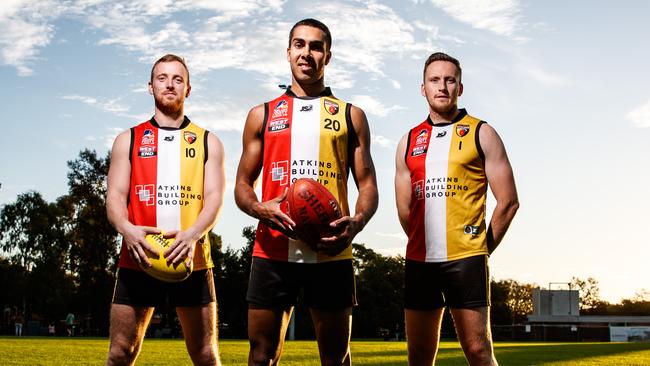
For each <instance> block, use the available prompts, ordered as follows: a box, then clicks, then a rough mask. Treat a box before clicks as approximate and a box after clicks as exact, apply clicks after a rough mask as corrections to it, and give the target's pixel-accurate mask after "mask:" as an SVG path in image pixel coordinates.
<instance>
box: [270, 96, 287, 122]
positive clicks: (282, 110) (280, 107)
mask: <svg viewBox="0 0 650 366" xmlns="http://www.w3.org/2000/svg"><path fill="white" fill-rule="evenodd" d="M288 114H289V103H287V101H286V100H281V101H280V102H279V103H278V104H276V105H275V108H273V115H272V116H271V118H278V117H286V116H287V115H288Z"/></svg>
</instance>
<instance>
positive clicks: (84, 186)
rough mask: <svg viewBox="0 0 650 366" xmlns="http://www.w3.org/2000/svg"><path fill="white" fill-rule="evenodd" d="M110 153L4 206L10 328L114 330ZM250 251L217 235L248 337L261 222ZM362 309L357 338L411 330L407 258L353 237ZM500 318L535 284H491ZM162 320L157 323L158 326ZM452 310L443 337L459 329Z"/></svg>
mask: <svg viewBox="0 0 650 366" xmlns="http://www.w3.org/2000/svg"><path fill="white" fill-rule="evenodd" d="M109 162H110V160H109V156H108V155H106V156H104V157H100V156H98V155H97V153H96V152H95V151H91V150H83V151H81V152H80V153H79V156H78V157H77V158H76V159H74V160H71V161H69V162H68V164H67V165H68V169H69V171H68V174H67V177H68V192H67V193H66V194H65V195H62V196H61V197H58V198H57V199H56V200H55V201H54V202H47V201H46V200H45V199H44V198H43V197H42V195H41V194H40V193H38V192H35V191H30V192H26V193H22V194H20V195H18V196H17V198H16V200H15V201H14V202H12V203H9V204H5V205H4V206H2V208H1V210H0V288H2V291H0V306H2V308H3V309H4V312H3V323H2V333H9V329H11V328H10V327H11V324H10V323H11V318H10V317H11V315H12V314H13V313H15V312H16V311H19V312H21V313H22V314H23V315H24V318H25V320H27V321H32V322H37V323H39V324H41V325H42V326H46V325H47V324H51V323H56V322H59V321H60V320H61V319H63V318H64V317H65V314H67V313H69V312H72V313H74V314H76V315H77V317H76V319H77V323H78V329H80V330H82V331H85V333H86V334H88V335H99V336H105V335H107V334H108V316H109V308H110V300H111V296H112V291H113V285H114V281H115V272H116V269H117V259H118V254H119V245H120V243H119V241H118V240H119V237H118V235H117V232H116V231H115V230H114V229H113V228H112V226H111V225H110V223H109V222H108V219H107V217H106V210H105V198H106V176H107V174H108V167H109ZM242 240H243V245H241V246H238V247H241V249H233V248H232V247H225V248H224V245H223V242H222V239H221V237H220V236H219V235H218V234H216V233H211V234H210V241H211V245H212V246H211V250H212V258H213V260H214V262H215V270H214V276H215V285H216V290H217V300H218V311H219V325H220V331H221V335H222V336H225V337H238V338H240V337H242V338H243V337H245V336H246V321H247V315H246V314H247V303H246V289H247V284H248V277H249V271H250V263H251V254H252V247H253V242H254V240H255V228H254V227H252V226H251V227H245V228H243V230H242ZM353 252H354V264H355V273H356V276H357V298H358V301H359V306H358V307H356V308H355V310H354V317H353V336H354V337H378V336H384V337H389V336H390V337H394V333H395V332H399V333H401V334H403V332H404V330H403V324H404V321H403V320H404V316H403V306H402V297H403V276H404V258H403V257H401V256H384V255H381V254H380V253H377V252H375V251H374V250H372V249H371V248H369V247H367V246H365V245H364V244H359V243H354V244H353ZM573 282H574V286H575V287H574V288H579V289H580V291H581V296H584V300H583V303H582V304H581V305H582V306H583V308H582V309H581V310H582V311H585V312H587V313H589V314H608V313H611V314H624V313H627V314H637V313H638V314H641V313H648V310H650V301H648V300H650V297H649V296H647V295H648V294H647V293H640V294H637V296H635V298H633V299H630V300H624V301H623V302H622V303H621V304H609V303H607V302H604V301H602V300H600V298H599V293H598V284H597V281H596V280H594V279H593V278H589V279H587V280H581V279H579V278H574V279H573ZM491 287H492V291H491V301H492V307H491V317H492V323H493V324H495V325H500V324H502V325H510V324H519V323H521V322H523V321H525V320H526V316H527V315H528V314H530V313H531V312H532V296H531V294H532V289H533V288H534V287H537V286H535V285H534V284H528V283H520V282H518V281H516V280H511V279H508V280H500V281H495V280H492V281H491ZM162 313H163V316H162V318H164V319H165V325H166V326H172V327H173V325H174V324H173V323H174V322H173V320H172V319H173V309H167V310H166V311H162ZM152 327H155V322H154V326H152ZM312 328H313V327H312V325H311V318H310V317H309V314H308V310H307V309H306V308H304V307H303V306H301V305H298V306H297V307H296V310H295V334H296V337H297V338H312V337H313V329H312ZM453 334H454V330H453V324H452V322H451V319H450V317H449V316H446V317H445V320H444V321H443V335H453Z"/></svg>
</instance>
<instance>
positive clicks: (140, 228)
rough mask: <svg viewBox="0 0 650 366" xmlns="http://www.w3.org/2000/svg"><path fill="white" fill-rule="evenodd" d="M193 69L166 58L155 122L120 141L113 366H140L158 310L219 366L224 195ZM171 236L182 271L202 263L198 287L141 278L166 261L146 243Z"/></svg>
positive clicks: (197, 357)
mask: <svg viewBox="0 0 650 366" xmlns="http://www.w3.org/2000/svg"><path fill="white" fill-rule="evenodd" d="M189 78H190V75H189V71H188V69H187V66H186V65H185V61H184V60H183V59H182V58H180V57H178V56H176V55H171V54H168V55H165V56H163V57H162V58H160V59H159V60H158V61H156V63H155V64H154V66H153V68H152V69H151V80H150V81H149V93H150V94H151V95H153V97H154V100H155V113H154V116H153V117H152V118H151V119H150V120H149V121H146V122H143V123H141V124H139V125H137V126H135V127H132V128H131V129H130V130H128V131H125V132H123V133H121V134H120V135H119V136H117V138H116V139H115V143H114V144H113V149H112V152H111V164H110V169H109V172H108V193H107V198H106V209H107V213H108V218H109V220H110V222H111V224H112V225H113V226H114V227H115V229H116V230H117V231H118V232H119V233H120V234H121V236H122V250H121V254H120V260H119V269H118V272H117V276H116V277H117V279H116V284H115V290H114V293H113V301H112V304H111V321H110V349H109V352H108V360H107V362H106V364H107V365H130V364H133V363H134V362H135V359H136V358H137V356H138V353H139V351H140V348H141V345H142V340H143V338H144V335H145V331H146V329H147V326H148V324H149V322H150V320H151V317H152V315H153V311H154V308H155V307H165V306H172V307H175V308H176V313H177V314H178V318H179V319H180V323H181V326H182V328H183V335H184V338H185V345H186V346H187V350H188V353H189V354H190V357H191V359H192V362H193V363H194V364H196V365H217V364H220V361H219V353H218V348H217V328H216V324H217V303H216V296H215V288H214V277H213V275H212V267H213V263H212V259H211V257H210V241H209V237H208V233H209V232H210V230H211V229H212V227H213V226H214V225H215V223H216V220H217V216H218V213H219V211H220V209H221V205H222V199H223V192H224V188H225V175H224V167H223V160H224V151H223V145H222V144H221V142H220V141H219V139H218V138H217V137H216V136H215V135H214V134H212V133H209V132H208V131H207V130H205V129H203V128H201V127H198V126H197V125H195V124H194V123H192V122H191V121H190V120H189V119H188V118H187V117H186V116H185V114H184V113H183V106H184V102H185V98H186V97H189V95H190V90H191V86H190V80H189ZM161 230H162V231H164V234H165V236H166V237H168V238H174V241H173V243H172V244H171V245H170V246H169V247H168V248H167V249H166V250H165V251H164V253H163V255H164V256H165V258H166V259H167V262H168V263H173V264H174V265H177V264H179V263H180V262H181V261H186V263H190V262H192V263H193V267H194V271H193V272H192V274H191V275H190V277H189V278H187V279H186V280H184V281H182V282H178V283H168V282H162V281H159V280H157V279H154V278H153V277H150V276H149V275H147V274H146V273H145V272H144V271H142V270H141V269H140V265H142V266H151V262H150V261H149V259H148V257H147V254H148V253H150V254H153V255H155V256H158V253H157V251H156V250H155V249H154V248H153V247H152V246H151V245H149V244H148V243H147V241H146V240H145V235H147V234H155V233H160V232H161Z"/></svg>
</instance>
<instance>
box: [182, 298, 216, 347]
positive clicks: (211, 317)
mask: <svg viewBox="0 0 650 366" xmlns="http://www.w3.org/2000/svg"><path fill="white" fill-rule="evenodd" d="M176 314H178V319H179V320H180V322H181V326H182V327H183V336H184V337H185V344H186V345H187V349H188V351H189V352H190V355H192V354H196V353H200V352H201V351H202V350H204V349H205V348H206V347H210V348H212V349H213V352H214V354H215V355H216V354H217V304H216V302H211V303H208V304H204V305H198V306H183V307H177V308H176Z"/></svg>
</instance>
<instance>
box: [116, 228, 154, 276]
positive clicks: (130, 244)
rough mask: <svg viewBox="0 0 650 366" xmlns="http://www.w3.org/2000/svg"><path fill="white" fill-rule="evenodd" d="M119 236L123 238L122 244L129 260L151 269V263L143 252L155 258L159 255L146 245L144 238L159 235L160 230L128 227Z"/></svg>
mask: <svg viewBox="0 0 650 366" xmlns="http://www.w3.org/2000/svg"><path fill="white" fill-rule="evenodd" d="M121 234H122V237H123V238H124V240H123V243H124V245H126V250H127V252H128V253H129V255H131V258H133V260H134V261H135V262H136V263H138V264H140V265H145V266H147V267H151V262H150V261H149V258H148V257H147V253H146V252H145V251H148V252H149V253H151V254H153V255H156V256H157V255H159V254H160V253H158V251H157V250H156V249H154V247H152V246H151V245H150V244H149V243H147V240H146V239H145V238H144V237H145V236H146V235H147V234H160V230H159V229H158V228H155V227H150V226H135V225H128V226H127V227H126V228H125V230H124V232H123V233H121Z"/></svg>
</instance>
